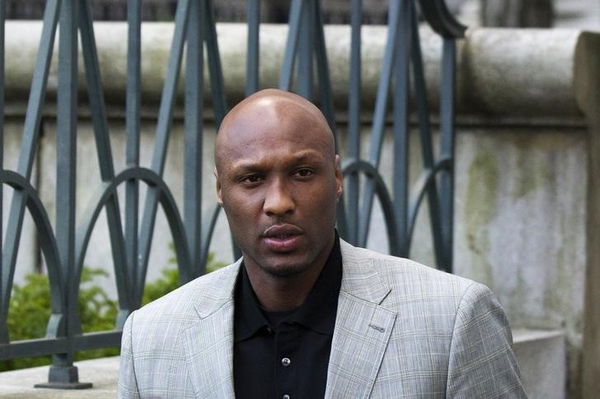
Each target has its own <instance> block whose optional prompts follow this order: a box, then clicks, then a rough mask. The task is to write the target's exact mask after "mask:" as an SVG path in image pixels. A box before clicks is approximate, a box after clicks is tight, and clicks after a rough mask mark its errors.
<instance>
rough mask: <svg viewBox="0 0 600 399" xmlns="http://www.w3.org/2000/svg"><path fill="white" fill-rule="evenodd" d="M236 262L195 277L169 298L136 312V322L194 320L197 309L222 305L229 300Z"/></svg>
mask: <svg viewBox="0 0 600 399" xmlns="http://www.w3.org/2000/svg"><path fill="white" fill-rule="evenodd" d="M238 271H239V262H235V263H232V264H230V265H228V266H225V267H223V268H221V269H219V270H216V271H214V272H212V273H208V274H205V275H203V276H200V277H197V278H195V279H194V280H192V281H190V282H188V283H186V284H184V285H182V286H181V287H179V288H177V289H175V290H173V291H171V292H169V293H168V294H166V295H164V296H162V297H160V298H158V299H156V300H154V301H152V302H150V303H148V304H147V305H145V306H143V307H141V308H140V309H138V310H137V311H136V312H135V313H136V321H141V320H148V321H152V320H157V319H160V318H164V317H168V318H181V319H182V321H183V320H185V319H186V318H197V317H198V316H197V314H196V309H199V308H200V309H201V308H204V307H206V306H207V305H208V304H209V303H219V302H224V301H227V300H228V299H229V297H232V295H233V287H234V285H235V280H236V277H237V274H238Z"/></svg>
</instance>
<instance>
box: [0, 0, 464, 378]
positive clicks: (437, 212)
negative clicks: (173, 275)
mask: <svg viewBox="0 0 600 399" xmlns="http://www.w3.org/2000/svg"><path fill="white" fill-rule="evenodd" d="M90 3H91V1H88V0H47V1H46V2H45V8H44V14H43V31H42V35H41V39H40V47H39V51H38V55H37V61H36V65H35V72H34V75H33V80H32V83H31V88H30V95H29V102H28V106H27V112H26V116H25V121H24V128H23V134H22V142H21V150H20V154H19V160H18V165H17V167H16V168H15V170H6V169H2V170H0V182H1V183H2V185H8V186H10V187H12V189H13V190H14V195H13V197H12V203H11V208H10V212H9V213H8V214H7V215H4V217H5V218H6V219H7V221H6V225H7V227H6V233H5V236H4V239H3V245H2V257H1V262H2V264H1V273H0V360H2V359H11V358H17V357H27V356H39V355H50V354H51V355H53V365H52V366H51V368H50V374H49V385H50V386H54V387H62V388H70V387H71V388H72V387H80V385H78V377H77V369H76V367H74V366H73V356H74V354H75V353H76V352H77V351H80V350H84V349H92V348H102V347H111V346H118V345H119V341H120V335H121V333H120V329H121V327H122V325H123V323H124V321H125V319H126V317H127V316H128V315H129V314H130V312H131V311H133V310H134V309H136V308H138V307H139V306H140V302H141V298H142V293H143V290H144V284H145V277H146V271H147V267H148V256H149V252H150V248H151V245H152V238H153V232H154V225H155V220H156V215H157V210H158V208H159V206H160V207H161V208H162V209H163V211H164V213H165V215H166V218H167V220H168V222H169V226H170V229H171V233H172V235H173V241H174V247H175V252H176V256H177V262H178V269H179V273H180V278H181V281H182V282H186V281H189V280H191V279H193V278H195V277H197V276H199V275H201V274H203V273H204V270H205V264H206V261H207V256H208V248H209V243H210V241H211V238H212V234H213V230H214V226H215V222H216V218H217V216H218V213H219V208H218V207H217V206H216V205H214V206H212V207H211V208H210V209H203V208H202V192H201V184H200V182H201V178H202V175H203V173H205V171H203V168H202V142H203V120H202V115H203V112H202V111H203V110H205V109H207V108H206V107H205V104H204V103H203V101H204V100H203V98H204V97H203V93H204V91H205V90H206V88H205V87H206V84H205V83H206V82H204V78H203V76H204V74H203V71H204V69H205V68H207V69H208V72H209V73H208V76H209V78H210V89H211V93H212V94H211V95H212V100H211V103H212V104H211V105H212V106H211V110H212V112H214V119H215V121H216V123H217V125H218V124H219V123H220V121H221V120H222V118H223V116H224V115H225V113H226V111H227V99H226V98H225V93H224V90H223V87H224V86H223V77H222V72H221V64H220V58H219V48H218V45H217V37H216V29H215V20H214V10H213V2H212V1H210V0H180V1H178V2H177V4H176V6H177V7H176V13H175V21H174V29H175V30H174V36H173V40H172V47H171V51H170V56H169V60H168V70H167V73H166V76H165V79H164V88H163V93H162V98H161V102H160V108H159V115H158V120H157V124H156V132H155V142H154V153H153V156H152V161H151V163H150V165H149V166H148V167H144V166H141V165H140V105H141V104H140V102H141V96H140V87H141V72H140V71H141V63H142V62H143V52H142V49H141V33H140V32H141V29H140V28H141V20H142V7H141V5H142V1H141V0H129V1H128V2H127V21H128V26H129V35H128V55H127V69H128V70H127V75H128V80H127V102H126V131H127V144H126V158H127V159H126V161H127V163H126V165H127V166H126V167H125V169H124V170H120V171H117V170H115V167H114V164H113V150H112V148H111V144H110V140H109V126H108V122H107V113H106V104H105V101H104V98H103V91H102V77H101V74H100V68H99V63H98V59H97V51H96V45H95V38H94V29H93V24H92V17H91V9H90V6H91V5H90ZM418 3H419V5H420V9H421V12H422V15H423V17H424V18H425V19H426V20H427V22H428V23H429V24H430V25H431V27H432V28H433V29H434V30H435V31H436V32H437V33H438V34H439V35H440V36H441V37H442V38H443V54H442V77H441V82H442V84H441V93H440V96H441V97H440V98H441V105H440V115H439V121H440V122H439V126H440V127H439V136H438V137H439V151H438V153H437V155H436V151H434V145H433V140H434V135H433V129H432V125H431V124H430V119H429V118H430V109H429V106H428V101H427V98H426V91H425V75H424V68H423V61H422V56H421V50H420V41H419V29H418V24H417V16H416V14H417V12H416V5H415V2H413V1H412V0H390V2H389V6H388V8H387V10H386V12H387V14H388V38H387V44H386V47H385V54H384V60H383V63H382V65H381V74H380V77H379V85H378V91H377V98H376V103H375V108H374V114H373V117H372V135H371V137H370V148H369V155H368V158H367V159H361V157H360V155H359V154H360V153H361V151H360V143H361V140H360V130H361V121H360V119H359V117H360V115H361V101H360V99H361V91H360V88H361V65H360V54H361V23H362V22H363V21H362V18H361V16H362V8H363V4H362V1H361V0H352V1H351V2H349V5H348V7H349V12H350V15H351V43H352V44H351V67H350V87H349V93H350V94H349V96H348V124H349V126H348V148H347V154H348V157H347V160H346V162H345V163H344V164H343V170H344V174H345V175H346V178H347V179H346V182H347V183H346V184H347V187H346V190H345V201H342V202H341V203H340V207H339V212H338V224H339V226H338V227H339V231H340V234H341V235H342V236H343V237H344V238H345V239H347V240H348V241H350V242H352V243H354V244H357V245H361V246H364V245H365V244H366V240H367V235H368V232H369V224H370V217H371V210H372V208H373V204H374V200H375V198H376V197H377V198H378V199H379V201H380V203H381V205H382V209H383V213H384V216H385V223H386V228H387V233H388V237H389V242H390V251H391V253H393V254H396V255H403V256H408V254H409V249H410V245H411V237H412V232H413V228H414V225H415V219H416V216H417V212H418V209H419V207H420V205H421V203H422V201H424V200H425V198H427V203H428V209H429V216H430V221H431V231H432V240H433V243H434V245H433V247H434V251H435V256H436V261H437V265H438V267H440V268H442V269H445V270H449V271H450V270H451V267H452V226H453V217H452V215H453V208H452V206H453V205H452V200H453V185H454V183H453V163H454V82H455V63H456V62H455V52H456V49H455V40H456V39H457V38H459V37H461V36H462V34H463V31H464V28H463V27H462V26H461V25H460V24H458V23H457V22H456V21H455V20H454V19H453V18H452V17H451V16H450V14H449V13H448V10H447V8H446V6H445V4H444V2H443V1H441V0H440V1H430V0H422V1H419V2H418ZM246 7H247V8H246V12H247V21H248V43H247V45H248V57H247V76H246V93H252V92H254V91H256V90H257V89H258V88H259V87H260V82H259V73H258V72H259V68H260V60H259V56H258V55H259V46H260V43H259V40H258V34H259V30H260V24H259V21H260V11H261V10H260V1H259V0H248V1H247V2H246ZM5 9H6V2H5V1H0V27H2V28H3V27H4V16H5V14H4V11H5ZM322 20H323V19H322V14H321V4H320V2H319V1H318V0H292V1H291V2H290V4H289V30H288V37H287V45H286V49H285V55H284V59H283V61H282V66H281V71H280V79H279V87H280V88H282V89H286V90H294V91H296V92H298V93H299V94H301V95H303V96H306V97H308V98H311V99H313V100H315V101H316V102H317V103H318V104H319V105H320V107H321V109H322V110H323V112H324V114H325V116H326V117H327V120H328V121H329V123H330V125H331V126H332V128H333V129H334V131H335V130H336V129H335V115H334V108H333V105H332V93H331V82H330V80H329V76H330V75H329V69H328V60H327V53H326V51H325V36H324V33H323V22H322ZM57 29H60V35H59V41H58V47H59V48H58V50H59V51H58V54H59V55H58V57H59V59H58V94H57V111H56V118H57V137H56V140H57V141H56V146H57V183H56V222H55V223H54V225H53V224H52V223H51V221H50V219H49V216H48V211H47V209H46V207H45V205H44V204H43V203H42V201H41V200H40V195H39V193H38V191H37V189H36V188H35V187H33V186H32V184H31V183H30V181H31V176H32V165H33V162H34V157H35V154H36V151H37V145H38V141H39V137H38V135H39V132H40V121H41V116H42V107H43V105H44V100H45V92H46V86H47V83H48V74H49V69H50V61H51V57H52V53H53V46H54V42H55V36H56V33H57ZM0 32H1V33H2V37H0V53H1V54H2V55H3V56H2V57H0V109H2V110H3V109H4V103H3V101H4V64H3V62H4V36H3V34H4V29H0ZM78 33H79V35H80V37H81V47H82V48H81V50H82V56H83V61H84V65H85V79H86V83H87V88H88V91H89V101H90V108H91V118H92V123H93V130H94V135H95V142H96V148H97V161H98V168H99V171H100V176H101V181H99V182H98V188H97V191H98V192H97V195H95V196H94V197H93V198H94V200H93V202H92V203H90V204H88V211H87V212H86V213H85V214H84V215H83V217H82V218H79V219H78V220H76V216H75V198H76V196H75V190H76V184H75V176H76V163H75V161H76V156H77V153H76V140H77V132H76V125H77V124H76V121H77V118H78V115H77V109H78V108H77V104H78V99H77V93H78V82H77V75H78V71H77V69H78V63H77V60H78V46H79V43H78ZM203 45H205V46H206V53H204V52H203V51H202V48H203ZM184 48H185V51H186V52H187V53H186V57H185V59H186V65H185V66H184V68H185V70H186V91H185V138H184V140H185V154H184V156H185V165H186V166H185V171H184V187H185V190H184V201H183V204H182V206H181V207H179V206H178V204H177V203H176V202H175V200H174V198H173V195H172V193H171V190H170V188H169V187H168V186H167V184H166V183H165V181H164V180H163V177H162V176H163V171H164V166H165V158H166V150H167V145H168V142H169V134H170V130H171V129H170V128H171V123H172V115H173V109H174V106H175V97H176V88H177V84H178V80H179V75H180V70H181V66H182V65H181V64H182V60H183V53H184ZM314 77H316V81H314V82H313V78H314ZM411 84H412V86H413V87H414V93H415V97H416V98H415V100H416V101H415V104H416V110H415V111H416V115H417V117H418V131H419V137H420V142H421V157H422V160H423V168H422V171H421V177H420V178H419V179H418V181H417V183H416V186H412V187H411V186H410V184H409V181H408V155H409V140H408V136H409V134H408V130H409V118H408V116H409V113H410V110H409V91H410V86H411ZM314 87H318V90H316V91H313V88H314ZM0 118H3V113H0ZM390 119H391V120H392V130H393V147H394V151H393V153H394V159H393V176H394V179H393V184H392V187H390V188H388V187H387V186H386V185H385V184H384V181H383V178H382V176H381V174H380V172H379V171H378V167H379V163H380V159H381V153H382V146H383V142H384V132H385V128H386V125H388V123H389V120H390ZM3 125H4V121H3V119H0V162H2V158H1V157H2V155H3V154H4V148H3V133H2V132H3ZM338 142H339V141H338ZM208 172H210V171H208ZM122 185H124V186H125V195H124V197H125V198H124V199H123V198H119V196H118V195H117V187H119V186H122ZM140 186H141V187H140ZM1 187H2V186H0V199H1V198H2V191H1ZM144 188H145V190H146V192H145V204H144V206H143V207H142V209H140V207H139V206H138V200H139V198H140V190H141V189H144ZM123 203H124V204H123ZM122 206H124V212H123V214H124V217H123V219H122V217H121V209H122ZM102 210H104V211H105V212H106V215H107V218H108V226H109V234H110V244H111V249H112V255H113V262H114V269H115V275H116V285H117V292H118V302H119V308H120V312H119V314H118V317H117V320H116V321H115V329H114V330H112V331H105V332H99V333H85V334H84V333H82V332H81V323H80V321H79V317H78V314H77V298H78V291H79V286H80V278H81V271H82V264H83V259H84V255H85V254H86V251H87V247H88V242H89V239H90V235H91V233H92V231H93V229H94V226H95V224H96V222H97V220H98V217H99V215H100V213H101V211H102ZM25 212H29V214H30V215H31V217H32V219H33V221H34V224H35V227H36V229H37V231H38V233H39V237H40V239H39V244H40V249H41V251H42V253H43V256H44V259H45V262H46V264H47V269H48V278H49V281H50V290H51V303H52V315H51V317H50V320H49V321H48V328H47V336H46V337H45V338H40V339H34V340H27V341H17V342H12V341H10V337H9V332H8V330H7V325H6V320H7V316H8V315H7V313H8V309H9V301H10V296H11V291H12V287H13V280H14V273H15V267H17V265H16V257H17V250H18V247H19V240H20V237H21V233H22V226H23V220H24V215H25ZM182 214H183V215H182ZM2 216H3V215H2V214H0V221H1V219H2ZM182 216H184V217H182Z"/></svg>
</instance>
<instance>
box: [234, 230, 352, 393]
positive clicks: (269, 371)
mask: <svg viewBox="0 0 600 399" xmlns="http://www.w3.org/2000/svg"><path fill="white" fill-rule="evenodd" d="M341 281H342V256H341V252H340V244H339V238H338V236H337V234H336V237H335V244H334V246H333V250H332V251H331V253H330V254H329V258H328V259H327V262H326V264H325V266H324V267H323V270H322V271H321V274H320V275H319V277H318V278H317V281H316V282H315V285H314V286H313V288H312V289H311V291H310V292H309V294H308V296H307V297H306V300H305V301H304V303H303V304H302V305H301V306H300V307H298V308H296V309H293V310H291V311H286V312H266V311H265V310H263V309H262V308H261V306H260V303H259V302H258V299H257V298H256V295H255V294H254V291H253V289H252V286H251V285H250V281H249V279H248V275H247V273H246V269H245V267H244V266H243V264H242V267H241V272H240V274H239V277H238V281H237V285H236V291H235V316H234V317H235V318H234V348H233V349H234V350H233V375H234V387H235V396H236V398H237V399H263V398H268V399H274V398H277V399H300V398H303V399H304V398H305V399H313V398H322V397H323V396H324V395H325V386H326V383H327V365H328V363H329V353H330V352H331V339H332V338H333V330H334V327H335V315H336V311H337V301H338V295H339V292H340V285H341Z"/></svg>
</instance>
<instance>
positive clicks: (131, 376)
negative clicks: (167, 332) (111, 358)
mask: <svg viewBox="0 0 600 399" xmlns="http://www.w3.org/2000/svg"><path fill="white" fill-rule="evenodd" d="M134 314H135V312H133V313H131V314H130V315H129V317H128V318H127V321H126V322H125V326H123V337H122V338H121V364H120V366H119V387H118V395H117V397H118V398H119V399H139V398H140V393H139V391H138V387H137V379H136V376H135V365H134V356H133V345H132V339H131V335H132V332H131V330H132V324H133V317H134Z"/></svg>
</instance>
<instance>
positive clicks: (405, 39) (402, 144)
mask: <svg viewBox="0 0 600 399" xmlns="http://www.w3.org/2000/svg"><path fill="white" fill-rule="evenodd" d="M411 5H412V0H404V1H403V2H402V5H401V9H402V11H401V19H400V21H399V23H400V26H399V27H398V34H397V36H396V47H397V49H396V61H395V62H394V65H395V66H394V109H393V121H394V122H393V123H394V124H393V128H392V129H393V140H394V141H393V142H394V144H393V147H394V160H393V173H392V176H394V181H393V185H392V187H393V188H392V190H393V193H394V194H393V195H394V196H393V198H394V217H395V219H396V228H397V230H398V233H397V234H398V241H399V243H398V244H399V245H398V248H399V249H400V251H401V252H400V253H398V254H392V255H400V256H407V255H408V248H407V245H406V241H407V237H406V235H407V221H408V187H409V181H408V170H409V159H408V146H409V126H408V125H409V120H408V119H409V118H408V113H409V110H408V99H409V81H410V76H409V75H410V69H409V63H410V47H411V29H410V28H411V27H410V23H411V13H410V7H411ZM391 247H392V246H391V245H390V248H391Z"/></svg>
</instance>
